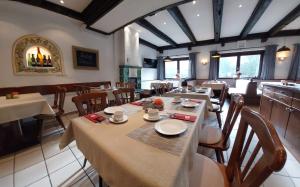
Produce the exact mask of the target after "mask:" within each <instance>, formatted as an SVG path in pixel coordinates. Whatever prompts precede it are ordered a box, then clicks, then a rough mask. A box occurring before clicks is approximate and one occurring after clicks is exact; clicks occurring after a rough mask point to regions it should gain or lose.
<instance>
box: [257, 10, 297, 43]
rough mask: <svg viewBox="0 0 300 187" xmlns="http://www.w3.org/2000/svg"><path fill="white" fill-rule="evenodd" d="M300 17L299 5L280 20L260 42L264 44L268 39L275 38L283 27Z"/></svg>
mask: <svg viewBox="0 0 300 187" xmlns="http://www.w3.org/2000/svg"><path fill="white" fill-rule="evenodd" d="M299 16H300V4H298V6H296V8H294V9H293V10H292V11H291V12H290V13H288V15H286V16H285V17H284V18H282V19H281V20H280V21H279V22H278V23H277V24H276V25H274V26H273V27H272V28H271V29H270V30H269V31H268V32H267V33H266V35H265V37H264V38H263V39H262V42H265V41H267V40H268V38H269V37H272V36H275V35H276V34H277V33H278V32H281V29H283V28H284V27H285V26H287V25H288V24H290V23H291V22H292V21H294V20H295V19H297V18H298V17H299Z"/></svg>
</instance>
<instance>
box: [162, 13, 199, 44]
mask: <svg viewBox="0 0 300 187" xmlns="http://www.w3.org/2000/svg"><path fill="white" fill-rule="evenodd" d="M167 10H168V12H169V14H170V15H171V16H172V17H173V19H174V20H175V21H176V23H177V24H178V26H179V27H180V28H181V30H182V31H183V32H184V34H185V35H186V36H187V37H188V38H189V39H190V41H191V42H192V43H196V41H197V39H196V37H195V36H194V34H193V32H192V30H191V29H190V27H189V25H188V24H187V22H186V21H185V19H184V17H183V15H182V13H181V11H180V10H179V8H178V7H172V8H168V9H167Z"/></svg>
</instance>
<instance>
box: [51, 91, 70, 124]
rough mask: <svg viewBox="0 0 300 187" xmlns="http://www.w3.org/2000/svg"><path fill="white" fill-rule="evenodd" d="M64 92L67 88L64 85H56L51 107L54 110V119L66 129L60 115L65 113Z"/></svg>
mask: <svg viewBox="0 0 300 187" xmlns="http://www.w3.org/2000/svg"><path fill="white" fill-rule="evenodd" d="M66 92H67V89H66V88H65V87H60V86H57V87H56V90H55V93H54V104H53V106H52V109H53V110H54V112H55V118H56V120H57V121H58V122H59V124H60V125H61V126H62V127H63V128H64V129H66V127H65V125H64V123H63V121H62V119H61V116H62V115H63V114H64V113H65V111H64V104H65V98H66Z"/></svg>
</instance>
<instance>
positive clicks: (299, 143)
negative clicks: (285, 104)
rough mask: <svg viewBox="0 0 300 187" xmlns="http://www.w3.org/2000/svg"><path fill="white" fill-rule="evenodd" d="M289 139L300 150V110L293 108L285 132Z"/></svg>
mask: <svg viewBox="0 0 300 187" xmlns="http://www.w3.org/2000/svg"><path fill="white" fill-rule="evenodd" d="M285 138H286V139H287V141H288V142H289V143H290V144H292V145H293V146H295V147H296V148H297V150H300V110H298V109H295V108H291V109H290V118H289V122H288V125H287V130H286V134H285Z"/></svg>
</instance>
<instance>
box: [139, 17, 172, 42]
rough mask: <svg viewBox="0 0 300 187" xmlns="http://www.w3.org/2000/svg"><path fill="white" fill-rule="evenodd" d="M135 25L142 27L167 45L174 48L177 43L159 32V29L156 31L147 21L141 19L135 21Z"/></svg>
mask: <svg viewBox="0 0 300 187" xmlns="http://www.w3.org/2000/svg"><path fill="white" fill-rule="evenodd" d="M136 23H137V24H139V25H140V26H142V27H144V28H145V29H147V30H149V31H150V32H152V33H153V34H155V35H156V36H157V37H159V38H161V39H162V40H164V41H166V42H167V43H169V44H171V45H172V46H176V45H177V43H176V42H175V41H174V40H172V39H171V38H170V37H169V36H167V35H166V34H164V33H163V32H161V31H160V30H159V29H157V28H156V27H155V26H154V25H152V24H151V23H150V22H149V21H147V20H145V19H141V20H138V21H136Z"/></svg>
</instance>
